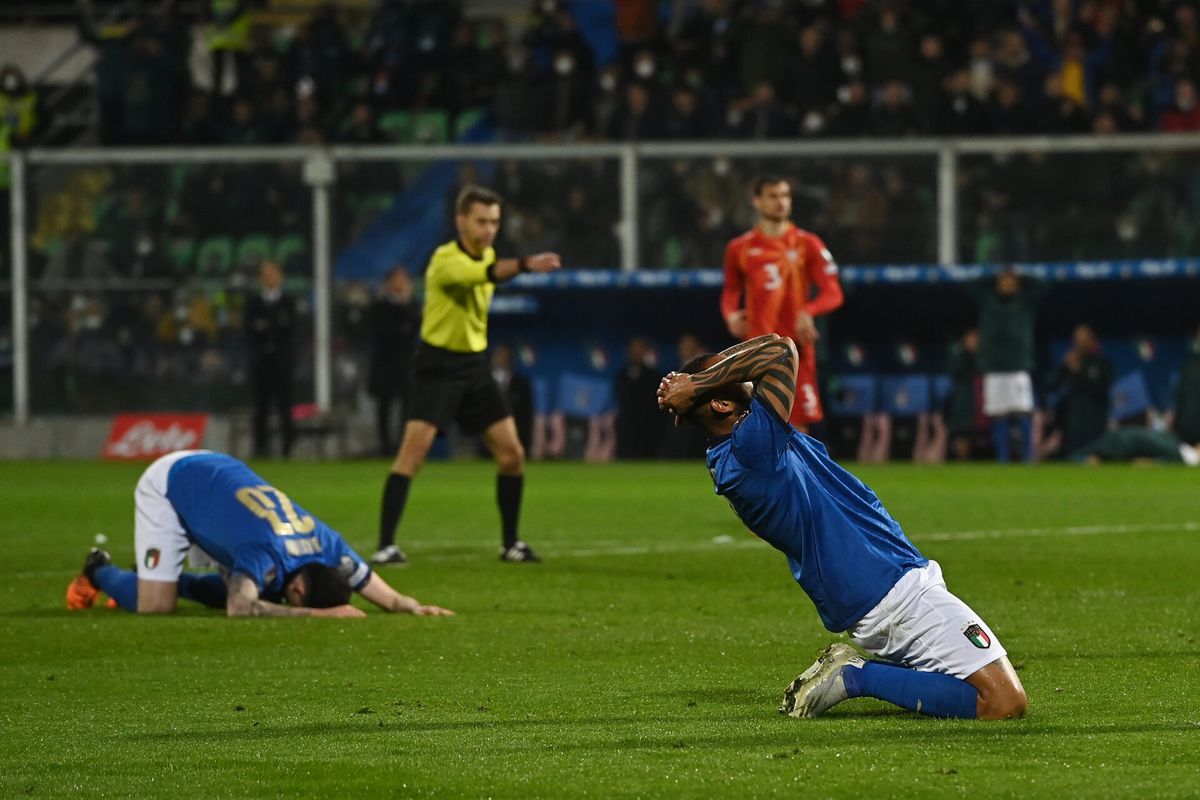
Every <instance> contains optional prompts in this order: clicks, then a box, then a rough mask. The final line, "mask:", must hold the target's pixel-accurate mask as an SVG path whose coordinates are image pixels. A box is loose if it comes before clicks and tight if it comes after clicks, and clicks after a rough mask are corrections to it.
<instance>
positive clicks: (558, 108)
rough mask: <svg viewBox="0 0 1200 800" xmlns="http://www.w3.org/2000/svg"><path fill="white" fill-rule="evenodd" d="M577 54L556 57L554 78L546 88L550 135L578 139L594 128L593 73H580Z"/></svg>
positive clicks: (561, 52)
mask: <svg viewBox="0 0 1200 800" xmlns="http://www.w3.org/2000/svg"><path fill="white" fill-rule="evenodd" d="M577 58H578V57H577V56H576V54H575V52H574V51H573V50H571V49H568V48H561V49H559V50H557V51H556V52H555V53H554V56H553V61H552V71H553V76H552V77H551V78H550V80H549V81H548V82H547V86H546V95H547V98H546V99H547V103H546V106H547V108H546V128H547V131H548V132H550V133H556V134H558V135H561V136H565V137H566V138H568V139H575V138H578V137H579V136H580V135H581V134H583V133H584V132H585V131H586V130H589V129H590V128H591V126H592V108H591V102H590V101H591V71H590V70H585V69H581V67H580V64H579V62H578V60H577Z"/></svg>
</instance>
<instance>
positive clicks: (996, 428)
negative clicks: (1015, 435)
mask: <svg viewBox="0 0 1200 800" xmlns="http://www.w3.org/2000/svg"><path fill="white" fill-rule="evenodd" d="M1008 435H1009V434H1008V417H997V418H995V419H993V420H992V445H993V446H995V448H996V460H997V461H1000V462H1002V463H1004V462H1007V461H1008V459H1009V443H1008Z"/></svg>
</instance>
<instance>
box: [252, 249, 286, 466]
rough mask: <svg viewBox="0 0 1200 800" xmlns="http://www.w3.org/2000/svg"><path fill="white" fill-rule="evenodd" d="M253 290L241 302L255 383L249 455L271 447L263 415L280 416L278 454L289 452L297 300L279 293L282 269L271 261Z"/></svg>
mask: <svg viewBox="0 0 1200 800" xmlns="http://www.w3.org/2000/svg"><path fill="white" fill-rule="evenodd" d="M259 285H260V286H261V287H262V288H261V290H260V291H259V293H258V294H256V295H253V296H252V297H250V299H249V300H247V301H246V313H245V319H246V334H247V336H248V337H249V345H250V371H251V376H252V377H251V380H252V381H253V384H254V455H255V457H256V458H265V457H266V456H268V455H269V451H270V433H269V425H268V417H269V416H270V412H271V409H272V408H274V409H275V410H276V412H277V413H278V414H279V430H280V433H281V435H282V436H283V443H282V445H283V447H282V451H283V457H284V458H287V457H288V456H289V455H290V454H291V451H292V440H293V438H294V434H293V430H292V376H293V374H294V372H295V367H296V357H295V343H294V339H295V333H296V303H295V301H294V300H292V298H290V297H288V296H287V295H285V294H284V293H283V269H282V268H281V267H280V266H279V264H277V263H275V262H274V261H264V262H263V264H262V266H261V267H260V268H259Z"/></svg>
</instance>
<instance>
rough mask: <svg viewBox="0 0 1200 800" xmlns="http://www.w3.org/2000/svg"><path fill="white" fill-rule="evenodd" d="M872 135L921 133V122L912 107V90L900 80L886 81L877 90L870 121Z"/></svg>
mask: <svg viewBox="0 0 1200 800" xmlns="http://www.w3.org/2000/svg"><path fill="white" fill-rule="evenodd" d="M870 132H871V135H872V136H878V137H880V138H882V139H897V138H902V137H905V136H916V135H917V134H919V133H921V132H922V131H921V123H920V120H919V119H918V118H917V115H916V113H915V112H914V111H913V108H912V91H911V90H910V89H909V88H908V86H906V85H905V84H903V83H901V82H900V81H895V80H893V81H888V82H887V83H886V84H884V86H883V89H882V90H881V91H880V92H879V101H878V103H877V104H876V106H875V108H874V110H873V112H872V115H871V122H870Z"/></svg>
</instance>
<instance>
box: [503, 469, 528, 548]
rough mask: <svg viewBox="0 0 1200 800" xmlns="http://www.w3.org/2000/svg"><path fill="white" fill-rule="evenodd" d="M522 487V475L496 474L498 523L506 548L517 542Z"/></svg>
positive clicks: (523, 486) (523, 481)
mask: <svg viewBox="0 0 1200 800" xmlns="http://www.w3.org/2000/svg"><path fill="white" fill-rule="evenodd" d="M524 488H525V476H524V475H497V476H496V505H498V506H500V525H501V527H502V529H503V535H504V548H505V549H506V550H507V549H508V548H510V547H512V546H513V545H514V544H516V543H517V523H518V522H520V520H521V493H522V491H523V490H524Z"/></svg>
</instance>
